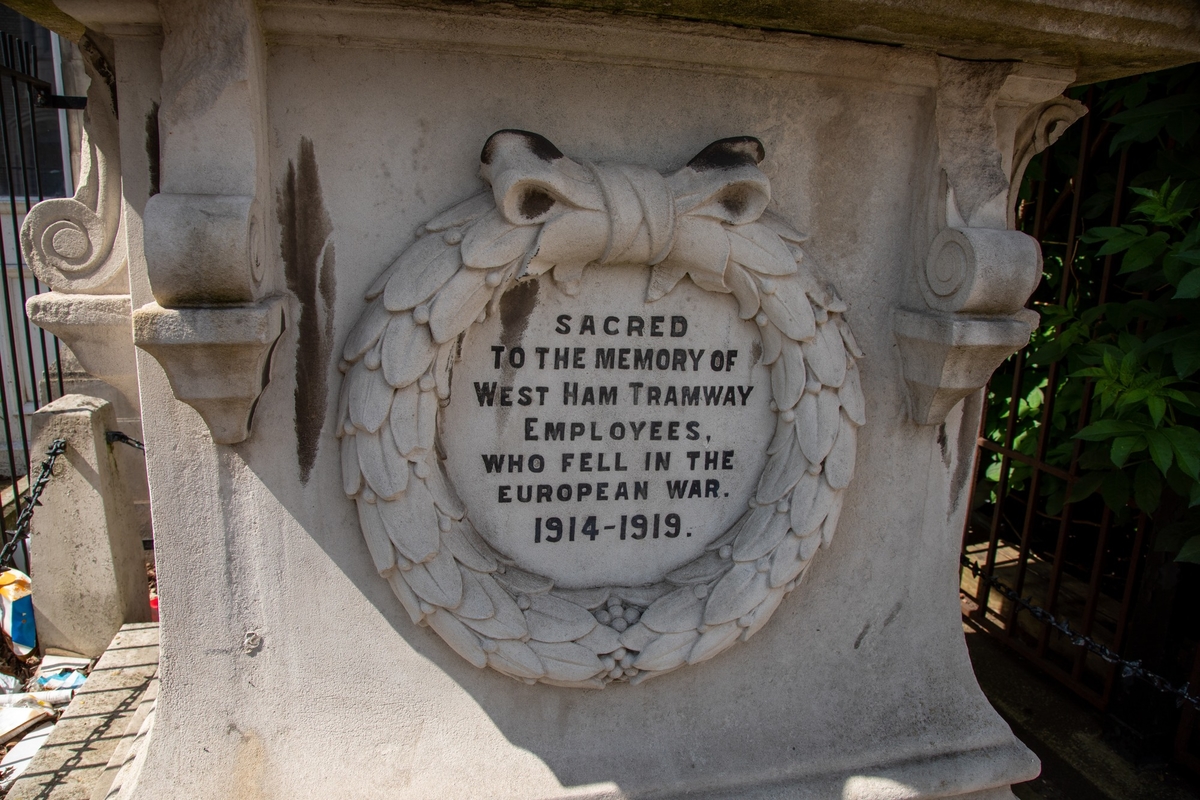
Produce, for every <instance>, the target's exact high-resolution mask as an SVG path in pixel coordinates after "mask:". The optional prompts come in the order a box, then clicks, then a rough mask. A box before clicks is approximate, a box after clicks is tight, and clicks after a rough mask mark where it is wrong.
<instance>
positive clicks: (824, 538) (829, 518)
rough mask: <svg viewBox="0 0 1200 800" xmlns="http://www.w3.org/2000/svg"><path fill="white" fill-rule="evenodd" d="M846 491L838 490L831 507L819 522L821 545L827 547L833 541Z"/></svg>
mask: <svg viewBox="0 0 1200 800" xmlns="http://www.w3.org/2000/svg"><path fill="white" fill-rule="evenodd" d="M845 500H846V493H845V492H838V493H837V496H836V497H835V498H834V499H833V507H832V508H830V509H829V513H828V514H827V515H826V516H825V521H824V522H822V523H821V546H822V547H828V546H829V545H830V544H832V542H833V534H834V533H836V532H837V525H838V520H840V519H841V517H842V507H843V506H844V505H845Z"/></svg>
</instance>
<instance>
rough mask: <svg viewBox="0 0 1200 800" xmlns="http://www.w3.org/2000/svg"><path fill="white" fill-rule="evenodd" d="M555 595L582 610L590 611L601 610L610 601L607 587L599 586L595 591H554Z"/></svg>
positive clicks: (556, 589) (557, 589)
mask: <svg viewBox="0 0 1200 800" xmlns="http://www.w3.org/2000/svg"><path fill="white" fill-rule="evenodd" d="M554 594H555V595H556V596H557V597H561V598H562V599H563V600H566V601H567V602H568V603H574V604H575V605H577V606H579V607H580V608H586V609H588V610H591V609H596V608H599V607H600V606H602V605H604V603H605V601H607V600H608V597H609V590H608V587H607V586H598V587H596V588H593V589H559V588H555V589H554Z"/></svg>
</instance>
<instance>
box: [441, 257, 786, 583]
mask: <svg viewBox="0 0 1200 800" xmlns="http://www.w3.org/2000/svg"><path fill="white" fill-rule="evenodd" d="M539 284H540V285H535V287H534V289H533V290H532V291H531V290H530V289H528V288H526V287H527V286H528V285H529V283H528V282H527V283H524V284H519V285H518V286H517V287H515V288H514V289H512V290H510V293H509V295H506V298H505V299H506V300H507V298H508V297H509V296H512V295H513V294H514V293H519V294H518V295H517V297H518V299H519V301H520V303H519V304H520V305H523V306H525V307H523V308H521V309H520V312H521V314H522V316H521V318H520V319H514V318H513V317H514V315H513V314H511V313H506V311H507V310H508V309H507V308H506V306H511V305H514V304H512V303H507V302H502V310H501V314H499V315H495V316H493V317H492V318H491V319H489V320H488V321H486V322H484V323H483V324H480V325H476V326H474V327H472V328H471V329H470V330H469V331H468V332H467V335H466V336H465V338H464V340H463V343H462V350H461V356H460V360H459V361H458V362H457V363H456V364H455V367H454V376H453V383H452V386H453V390H452V393H451V397H452V398H453V399H452V401H451V403H450V405H449V406H448V407H447V408H446V409H445V410H444V412H443V430H444V431H453V432H454V436H444V437H443V439H444V441H445V442H446V447H447V461H446V464H447V469H448V472H449V474H450V477H451V479H452V480H453V482H454V484H455V486H457V487H458V489H459V492H460V494H461V495H462V497H463V501H464V502H465V504H466V506H467V509H468V511H469V513H470V516H471V519H472V520H474V521H475V524H476V525H477V527H478V528H479V531H480V533H481V534H482V535H483V536H484V538H486V539H487V540H488V541H489V542H490V543H491V544H492V545H493V546H495V547H496V548H497V549H498V550H500V551H501V552H503V553H505V554H507V555H509V556H510V557H512V558H513V559H515V560H516V561H517V562H518V563H519V564H520V565H521V566H522V567H523V568H525V569H528V570H532V571H535V572H537V573H539V574H543V575H546V576H547V577H550V578H551V579H553V580H554V581H555V583H556V584H558V585H560V586H564V587H573V588H581V587H588V586H604V585H626V586H631V585H639V584H644V583H651V582H654V581H656V580H659V579H661V578H662V576H663V575H664V574H666V573H667V572H669V571H670V570H672V569H674V568H676V567H679V566H681V565H683V564H685V563H687V562H688V561H690V560H692V559H694V558H696V557H697V556H699V555H700V554H701V553H702V552H703V551H704V547H705V545H707V544H708V543H710V542H711V541H713V540H714V539H715V538H717V537H718V536H720V535H721V534H722V533H724V531H725V530H726V529H727V528H728V527H729V526H730V525H732V524H733V523H734V522H735V521H736V520H737V519H738V517H739V516H740V515H741V514H742V513H743V512H744V511H745V508H746V503H747V501H748V500H749V498H750V495H751V491H752V490H753V488H754V485H755V483H756V482H757V476H758V475H759V473H760V472H761V470H762V467H763V462H764V460H765V450H766V445H767V443H768V442H769V440H770V437H771V433H772V431H773V430H774V419H773V415H772V413H771V411H770V409H769V403H770V399H771V388H770V376H769V374H768V372H767V370H766V368H765V367H763V366H761V365H760V364H759V363H758V362H759V356H758V354H759V353H760V352H761V344H760V342H759V336H758V331H757V327H756V326H755V325H754V324H753V323H752V322H746V321H743V320H740V319H738V316H737V313H736V303H735V302H734V301H733V299H732V298H730V297H729V296H727V295H719V294H713V293H709V292H705V291H704V290H702V289H699V288H697V287H695V286H692V285H690V284H689V285H680V286H679V287H677V288H676V290H675V291H674V292H673V293H672V294H671V295H669V296H668V297H666V298H663V299H662V300H659V301H657V302H655V303H650V304H647V303H646V302H645V301H644V294H645V272H644V270H636V269H626V268H607V269H603V270H599V269H598V270H593V271H592V272H591V273H590V274H589V275H588V276H587V278H586V279H585V283H584V286H583V289H582V291H580V292H579V293H578V294H577V295H576V296H574V297H568V296H567V295H565V294H562V293H560V292H559V291H557V290H556V289H555V288H554V286H553V284H552V283H550V282H547V281H542V282H539ZM530 297H532V298H533V302H532V303H530V302H529V298H530ZM514 329H519V330H520V333H519V336H514V335H513V330H514Z"/></svg>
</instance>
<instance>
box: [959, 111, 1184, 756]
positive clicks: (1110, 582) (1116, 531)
mask: <svg viewBox="0 0 1200 800" xmlns="http://www.w3.org/2000/svg"><path fill="white" fill-rule="evenodd" d="M1083 100H1084V102H1085V104H1086V105H1088V106H1089V107H1091V109H1092V110H1091V113H1089V114H1088V115H1087V116H1085V117H1084V118H1083V119H1082V120H1081V121H1080V122H1079V123H1077V125H1078V131H1073V130H1072V131H1068V133H1067V135H1064V137H1063V139H1062V140H1061V141H1060V142H1059V143H1057V144H1056V145H1052V146H1051V147H1050V148H1048V149H1047V150H1046V151H1045V152H1044V153H1043V154H1042V156H1040V159H1039V162H1038V164H1037V165H1036V167H1037V171H1036V172H1035V174H1040V178H1039V179H1037V180H1035V181H1032V182H1031V184H1030V187H1029V188H1030V190H1031V191H1030V192H1029V194H1028V196H1027V197H1026V199H1025V200H1023V201H1022V206H1021V208H1020V214H1019V217H1020V221H1019V223H1018V227H1019V228H1020V229H1021V230H1024V231H1025V232H1026V233H1029V234H1030V235H1031V236H1033V237H1034V238H1036V239H1038V240H1039V242H1040V244H1041V247H1042V251H1043V255H1044V257H1046V258H1047V259H1061V261H1059V262H1058V263H1060V264H1061V279H1060V281H1059V283H1058V284H1057V285H1048V284H1047V282H1043V284H1042V285H1041V286H1040V287H1039V288H1038V290H1037V291H1036V292H1035V294H1034V297H1033V298H1032V299H1031V307H1032V308H1034V309H1038V308H1039V306H1064V305H1066V303H1067V301H1068V298H1069V297H1070V298H1072V302H1075V303H1078V305H1077V306H1076V307H1075V312H1076V314H1078V313H1080V311H1081V310H1082V309H1083V308H1095V307H1098V306H1101V305H1104V304H1105V303H1112V302H1118V301H1120V302H1124V301H1128V300H1131V299H1137V298H1136V297H1135V296H1130V295H1127V294H1126V293H1125V291H1124V290H1123V289H1122V288H1121V286H1120V285H1119V283H1118V282H1117V281H1114V273H1115V271H1116V266H1117V265H1115V264H1114V261H1113V256H1111V255H1109V256H1105V257H1103V258H1102V259H1097V261H1096V262H1095V263H1090V264H1088V265H1087V268H1084V267H1083V266H1082V264H1081V259H1082V258H1083V256H1082V255H1081V250H1080V236H1081V235H1082V234H1083V231H1084V229H1085V228H1090V227H1094V226H1099V225H1110V226H1117V225H1120V224H1121V222H1122V221H1123V218H1124V217H1123V215H1124V213H1125V211H1126V209H1125V208H1124V207H1123V203H1122V201H1123V200H1125V201H1126V202H1127V198H1128V196H1129V192H1128V190H1127V189H1128V187H1127V181H1128V180H1129V177H1130V173H1131V171H1132V170H1133V167H1132V165H1131V164H1130V160H1129V159H1130V149H1129V148H1124V149H1121V150H1118V151H1117V152H1110V147H1109V143H1110V142H1111V141H1112V137H1113V135H1114V134H1115V133H1116V130H1115V129H1114V126H1112V125H1111V124H1110V123H1109V122H1107V121H1105V120H1104V119H1103V117H1104V116H1107V115H1110V114H1111V113H1112V111H1111V110H1109V111H1104V110H1102V109H1100V108H1099V107H1098V98H1097V97H1096V94H1095V90H1094V89H1092V90H1089V92H1088V94H1087V96H1086V97H1085V98H1083ZM1067 167H1069V168H1067ZM1101 173H1103V174H1104V175H1106V176H1110V177H1111V176H1113V175H1115V178H1116V180H1115V186H1114V185H1111V184H1112V182H1111V179H1110V178H1109V179H1106V180H1107V181H1108V182H1107V183H1105V184H1104V185H1103V186H1100V185H1099V184H1098V183H1097V180H1096V176H1097V175H1098V174H1101ZM1100 192H1103V193H1104V198H1103V199H1107V197H1108V196H1109V193H1111V198H1112V199H1111V208H1110V209H1109V212H1110V213H1107V214H1103V215H1102V216H1099V217H1096V216H1095V215H1094V214H1093V218H1091V219H1088V220H1086V221H1085V204H1086V203H1087V202H1088V201H1089V196H1090V193H1100ZM1064 223H1065V224H1064ZM1097 267H1098V269H1097ZM1066 369H1067V366H1066V364H1065V362H1063V361H1058V360H1055V361H1050V363H1037V360H1036V359H1032V358H1031V353H1030V352H1029V351H1028V350H1022V351H1020V352H1018V353H1017V354H1015V355H1014V356H1013V357H1012V358H1010V359H1009V360H1008V361H1007V362H1006V363H1005V364H1004V365H1002V366H1001V368H1000V369H999V370H997V373H996V374H995V375H994V376H993V379H992V381H991V383H990V384H989V387H988V389H987V393H988V394H987V408H986V409H985V415H984V420H983V424H982V425H981V430H980V435H979V438H978V448H979V451H978V464H977V475H976V487H975V489H976V495H975V497H974V502H973V504H972V510H971V513H970V514H969V516H968V520H967V525H966V528H965V530H964V535H963V546H962V559H963V568H962V570H961V571H960V576H961V580H960V589H961V598H962V605H963V615H964V619H965V620H966V621H967V622H969V623H970V624H971V625H973V626H974V627H975V628H977V629H979V630H982V631H984V632H987V633H989V634H991V635H993V636H994V637H995V638H997V639H999V640H1000V641H1002V642H1004V643H1005V644H1007V645H1008V646H1009V647H1011V648H1012V649H1013V650H1015V651H1016V652H1018V653H1019V654H1020V655H1022V656H1024V657H1025V658H1027V659H1028V660H1029V661H1031V662H1033V664H1034V665H1036V666H1037V667H1038V668H1039V669H1041V670H1042V671H1043V672H1045V673H1046V674H1047V675H1049V676H1051V677H1053V678H1055V679H1057V680H1058V681H1060V682H1061V683H1062V684H1063V685H1065V686H1066V687H1068V688H1069V689H1071V690H1072V691H1073V692H1075V693H1076V694H1077V695H1078V696H1080V697H1081V698H1083V699H1084V700H1086V701H1087V702H1089V703H1091V704H1092V705H1093V706H1095V707H1096V708H1098V709H1100V710H1102V711H1108V710H1112V707H1113V703H1114V699H1115V697H1116V695H1117V694H1118V693H1119V692H1118V690H1120V689H1121V688H1122V687H1126V686H1128V683H1127V682H1126V681H1127V680H1128V678H1129V675H1128V674H1126V673H1127V672H1128V670H1125V669H1123V668H1122V667H1121V664H1128V663H1140V662H1138V661H1137V659H1138V658H1139V657H1140V653H1137V652H1133V651H1134V650H1136V649H1137V648H1136V647H1131V636H1132V634H1133V632H1134V631H1136V630H1137V627H1138V626H1137V624H1136V620H1135V618H1138V617H1139V615H1142V616H1145V615H1146V614H1147V609H1146V607H1145V606H1146V599H1145V594H1146V592H1145V591H1144V590H1145V585H1146V573H1147V572H1148V570H1149V566H1148V565H1149V564H1150V563H1151V561H1152V559H1154V558H1160V560H1162V557H1161V554H1154V553H1152V552H1151V547H1150V545H1151V542H1152V540H1153V537H1154V530H1153V526H1152V523H1151V521H1150V520H1149V519H1148V517H1147V515H1146V514H1144V513H1140V512H1138V511H1137V510H1136V509H1134V510H1133V513H1121V514H1114V513H1113V511H1112V510H1111V509H1110V508H1109V507H1108V506H1107V505H1106V503H1105V502H1104V500H1103V499H1102V498H1101V497H1100V496H1099V495H1097V494H1092V495H1090V496H1088V497H1083V498H1075V497H1073V496H1072V490H1073V489H1074V488H1075V486H1076V483H1077V482H1078V481H1079V478H1080V473H1081V457H1082V456H1083V447H1082V445H1083V442H1082V441H1080V440H1078V439H1072V436H1073V434H1074V433H1076V432H1078V431H1080V430H1082V429H1083V428H1085V427H1086V426H1087V425H1088V423H1089V413H1090V410H1091V408H1092V405H1093V404H1092V402H1091V400H1092V396H1093V392H1094V386H1093V384H1092V381H1091V380H1090V379H1088V380H1079V379H1074V380H1066V378H1067V375H1066V373H1065V372H1063V370H1066ZM1065 391H1071V392H1074V393H1078V394H1075V395H1074V396H1072V397H1071V398H1069V400H1070V402H1067V400H1066V399H1064V398H1066V395H1062V394H1060V393H1061V392H1065ZM1080 400H1081V402H1080ZM1064 407H1070V408H1078V409H1079V410H1078V412H1074V411H1071V412H1069V414H1067V413H1064V412H1063V411H1062V408H1064ZM1034 420H1036V425H1032V426H1031V425H1029V424H1028V423H1029V422H1030V421H1034ZM1019 423H1021V424H1019ZM1166 560H1168V561H1169V558H1168V559H1166ZM1154 563H1157V562H1154ZM1000 587H1003V588H1000ZM1031 607H1036V608H1037V609H1038V612H1039V613H1032V612H1031ZM1189 663H1190V662H1189ZM1197 665H1198V670H1197V671H1196V672H1194V673H1193V674H1192V675H1191V677H1188V674H1187V673H1186V672H1184V673H1183V674H1182V675H1181V676H1179V678H1178V683H1180V684H1183V685H1184V686H1185V687H1186V685H1187V684H1186V681H1188V680H1190V681H1192V683H1193V685H1195V682H1196V680H1197V679H1200V661H1198V662H1197ZM1185 693H1186V690H1185ZM1195 719H1196V712H1195V709H1193V708H1191V707H1190V704H1188V707H1187V708H1186V709H1185V712H1184V714H1183V720H1184V722H1185V723H1187V724H1188V725H1189V726H1190V725H1193V724H1194V720H1195ZM1180 730H1181V731H1182V727H1181V728H1180ZM1180 735H1181V736H1182V735H1183V734H1182V733H1181V734H1180ZM1188 735H1189V736H1190V727H1189V734H1188ZM1177 755H1178V753H1177ZM1181 759H1182V760H1184V761H1185V762H1187V761H1188V759H1187V758H1185V757H1183V756H1181ZM1197 764H1200V762H1197ZM1193 766H1195V765H1193Z"/></svg>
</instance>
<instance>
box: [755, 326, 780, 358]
mask: <svg viewBox="0 0 1200 800" xmlns="http://www.w3.org/2000/svg"><path fill="white" fill-rule="evenodd" d="M759 335H760V336H761V338H762V346H763V354H762V365H763V366H764V367H769V366H771V365H772V364H774V363H775V361H776V360H777V359H778V358H779V354H780V353H781V352H783V335H782V334H781V333H780V332H779V328H776V327H775V326H774V325H772V324H771V323H770V321H768V322H767V324H766V325H763V326H762V327H760V328H759Z"/></svg>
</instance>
